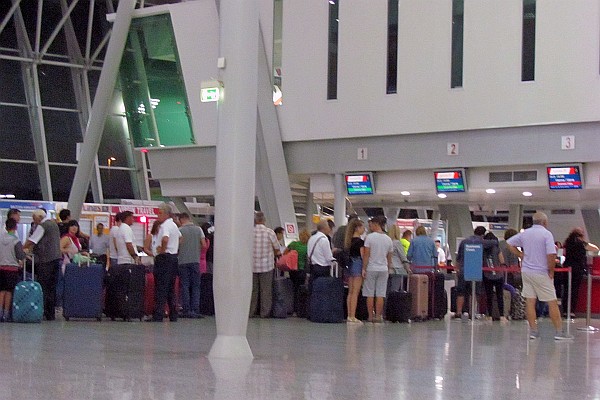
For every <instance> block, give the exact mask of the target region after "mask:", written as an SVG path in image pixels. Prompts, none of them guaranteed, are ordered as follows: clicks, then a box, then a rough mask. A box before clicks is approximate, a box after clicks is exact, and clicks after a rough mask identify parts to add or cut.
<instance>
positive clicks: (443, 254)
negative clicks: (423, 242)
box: [435, 240, 446, 267]
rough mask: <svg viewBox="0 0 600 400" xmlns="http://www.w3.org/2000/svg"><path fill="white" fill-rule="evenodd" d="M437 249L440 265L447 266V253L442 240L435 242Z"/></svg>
mask: <svg viewBox="0 0 600 400" xmlns="http://www.w3.org/2000/svg"><path fill="white" fill-rule="evenodd" d="M435 248H436V249H437V254H438V265H439V266H440V267H443V266H445V265H446V252H445V251H444V249H442V242H441V241H440V240H436V241H435Z"/></svg>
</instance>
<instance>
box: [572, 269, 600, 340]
mask: <svg viewBox="0 0 600 400" xmlns="http://www.w3.org/2000/svg"><path fill="white" fill-rule="evenodd" d="M587 278H588V279H587V304H586V315H585V327H584V328H577V330H578V331H585V332H598V330H599V329H598V328H594V327H593V326H592V325H591V319H592V269H591V268H588V276H587Z"/></svg>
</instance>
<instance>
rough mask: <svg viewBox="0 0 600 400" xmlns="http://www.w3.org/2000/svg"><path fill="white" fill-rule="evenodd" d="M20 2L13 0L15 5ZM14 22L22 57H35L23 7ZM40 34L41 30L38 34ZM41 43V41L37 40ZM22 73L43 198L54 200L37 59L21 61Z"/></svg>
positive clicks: (16, 14) (17, 11)
mask: <svg viewBox="0 0 600 400" xmlns="http://www.w3.org/2000/svg"><path fill="white" fill-rule="evenodd" d="M17 3H19V1H17V0H13V5H14V4H17ZM41 17H42V16H41V8H39V13H38V19H39V23H38V28H39V26H41ZM14 22H15V29H16V36H17V43H18V45H19V51H20V53H21V56H22V57H27V58H31V59H33V58H34V57H35V56H36V55H35V54H34V51H33V50H32V47H31V43H30V42H29V37H28V36H27V30H26V28H25V22H24V20H23V15H22V14H21V9H20V8H17V9H15V14H14ZM38 31H39V29H38ZM37 36H39V32H38V34H37ZM36 43H38V45H39V41H37V40H36ZM36 48H37V47H36ZM21 73H22V75H23V84H24V85H25V98H26V99H27V105H28V106H29V108H28V113H29V124H30V126H31V133H32V136H33V148H34V151H35V158H36V161H37V167H38V176H39V180H40V189H41V192H42V198H43V199H44V200H45V201H52V200H54V198H53V196H52V181H51V179H50V167H49V165H48V149H47V147H46V130H45V128H44V116H43V114H42V98H41V95H40V82H39V77H38V69H37V64H36V61H34V62H32V63H31V64H29V65H27V64H25V63H21Z"/></svg>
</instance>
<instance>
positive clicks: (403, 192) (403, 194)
mask: <svg viewBox="0 0 600 400" xmlns="http://www.w3.org/2000/svg"><path fill="white" fill-rule="evenodd" d="M400 194H401V195H402V196H410V192H409V191H407V190H403V191H401V192H400Z"/></svg>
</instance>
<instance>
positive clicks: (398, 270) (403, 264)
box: [388, 225, 410, 275]
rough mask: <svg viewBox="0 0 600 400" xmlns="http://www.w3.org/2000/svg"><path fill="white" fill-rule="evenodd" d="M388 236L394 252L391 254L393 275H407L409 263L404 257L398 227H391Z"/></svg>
mask: <svg viewBox="0 0 600 400" xmlns="http://www.w3.org/2000/svg"><path fill="white" fill-rule="evenodd" d="M388 236H389V237H390V239H392V244H393V246H394V252H393V253H392V265H393V268H394V272H393V273H394V274H396V275H408V273H409V271H410V261H408V258H407V257H406V253H405V252H404V246H403V245H402V243H401V242H400V239H401V238H402V235H401V233H400V227H399V226H398V225H392V226H390V227H389V229H388Z"/></svg>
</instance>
